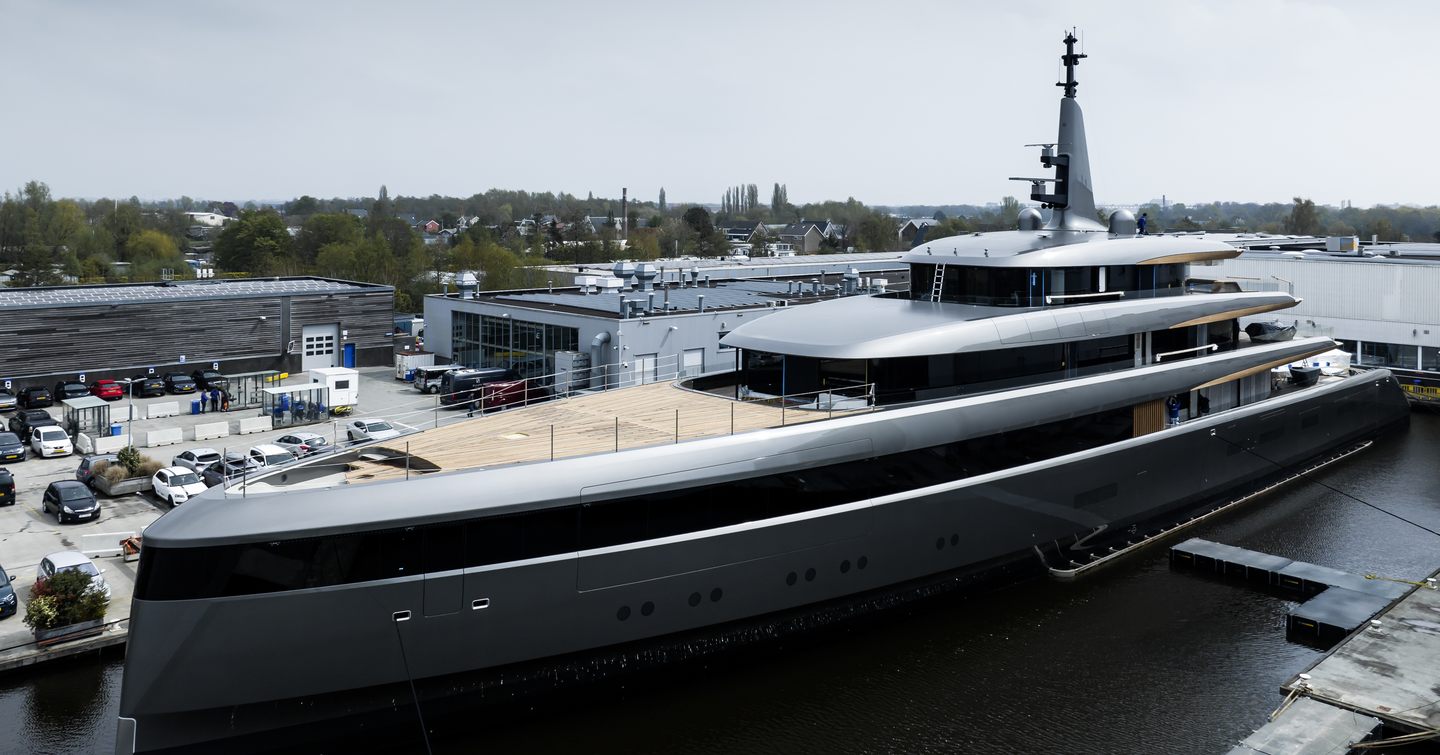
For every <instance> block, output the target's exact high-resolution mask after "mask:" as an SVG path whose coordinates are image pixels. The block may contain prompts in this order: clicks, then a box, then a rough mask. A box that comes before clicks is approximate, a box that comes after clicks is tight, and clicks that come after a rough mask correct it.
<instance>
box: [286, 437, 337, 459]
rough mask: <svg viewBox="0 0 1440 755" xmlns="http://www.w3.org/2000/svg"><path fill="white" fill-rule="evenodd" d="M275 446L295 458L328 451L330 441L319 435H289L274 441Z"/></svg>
mask: <svg viewBox="0 0 1440 755" xmlns="http://www.w3.org/2000/svg"><path fill="white" fill-rule="evenodd" d="M275 445H277V446H279V447H281V448H283V449H285V450H286V451H289V452H290V453H292V454H295V458H297V459H298V458H300V457H302V456H309V455H310V454H317V453H320V452H321V451H328V450H330V441H329V440H326V439H325V436H323V435H320V434H319V433H290V434H289V435H282V436H280V437H279V438H276V439H275Z"/></svg>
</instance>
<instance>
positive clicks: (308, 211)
mask: <svg viewBox="0 0 1440 755" xmlns="http://www.w3.org/2000/svg"><path fill="white" fill-rule="evenodd" d="M319 211H320V200H318V199H316V198H315V197H312V196H310V195H309V194H306V195H304V196H302V197H300V198H299V199H297V200H295V201H293V202H290V203H289V204H287V205H286V206H285V214H286V215H313V214H314V213H317V212H319Z"/></svg>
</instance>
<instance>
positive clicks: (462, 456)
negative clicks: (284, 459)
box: [346, 382, 855, 482]
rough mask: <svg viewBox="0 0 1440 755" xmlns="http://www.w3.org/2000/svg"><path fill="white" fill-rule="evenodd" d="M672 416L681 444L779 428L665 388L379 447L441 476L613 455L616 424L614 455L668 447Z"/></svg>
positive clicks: (497, 416)
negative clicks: (418, 460) (438, 470)
mask: <svg viewBox="0 0 1440 755" xmlns="http://www.w3.org/2000/svg"><path fill="white" fill-rule="evenodd" d="M853 411H855V410H849V411H836V412H834V413H833V414H831V413H828V412H820V411H815V410H804V409H786V410H785V411H784V417H783V422H784V424H787V425H791V424H798V423H801V422H814V421H816V420H821V419H826V418H828V417H830V416H837V415H841V414H847V413H852V412H853ZM677 413H678V414H677ZM677 416H678V440H679V441H681V442H683V441H687V440H696V439H699V438H710V437H716V436H721V435H729V434H730V433H731V431H732V423H733V431H734V432H736V433H741V432H748V431H751V430H760V429H764V428H768V427H779V426H780V425H781V423H782V417H781V410H780V409H779V408H778V407H774V406H766V405H763V404H759V403H754V402H737V401H734V400H731V399H728V398H724V397H721V396H713V395H710V394H705V393H698V392H695V391H688V390H682V389H680V388H677V387H676V386H675V385H674V384H673V383H668V382H665V383H652V384H650V385H641V386H635V387H633V388H623V389H618V390H611V391H605V392H603V393H595V394H590V395H585V396H576V397H572V398H566V399H561V400H558V401H550V402H546V403H543V404H537V405H535V406H530V407H523V408H519V409H509V410H506V411H502V412H497V413H494V414H489V415H485V416H482V417H476V418H474V419H471V420H467V421H465V422H459V423H456V424H453V425H448V426H446V427H441V428H438V429H432V430H425V431H423V432H421V433H419V434H416V435H410V436H406V437H404V438H400V439H398V440H396V441H393V442H391V443H389V444H384V445H385V446H386V447H387V448H391V449H394V450H396V451H402V452H404V451H406V450H407V449H408V452H409V454H410V455H411V456H413V457H419V458H423V459H425V460H426V461H429V462H431V463H432V464H435V465H437V466H439V467H440V468H441V470H442V471H453V470H456V469H469V468H474V467H482V466H487V467H489V466H502V465H506V464H520V463H524V462H531V461H543V460H548V459H551V458H555V459H561V458H566V457H571V456H583V455H587V454H595V453H605V452H613V451H615V450H617V448H616V437H617V423H616V419H617V418H618V419H619V422H618V437H619V450H625V449H629V448H641V447H645V446H655V445H661V444H666V443H675V442H676V441H677ZM552 428H553V433H554V436H553V443H554V450H553V455H552V450H551V443H552V437H551V433H552ZM410 474H412V475H413V474H417V473H416V472H413V471H412V472H411V473H410ZM405 475H406V471H405V469H404V467H403V466H402V467H399V468H397V467H394V466H390V465H388V464H377V463H373V462H364V461H362V462H358V463H356V464H354V465H352V469H351V470H350V471H349V472H347V473H346V479H347V480H348V481H350V482H367V481H371V480H382V479H396V478H403V477H405Z"/></svg>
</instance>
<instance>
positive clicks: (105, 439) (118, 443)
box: [75, 433, 130, 454]
mask: <svg viewBox="0 0 1440 755" xmlns="http://www.w3.org/2000/svg"><path fill="white" fill-rule="evenodd" d="M128 445H130V436H129V435H102V436H100V437H98V438H92V437H90V436H89V435H86V434H85V433H80V434H79V435H77V436H75V449H76V450H77V451H79V452H80V453H82V454H113V453H115V452H116V451H119V450H120V449H122V448H124V447H126V446H128Z"/></svg>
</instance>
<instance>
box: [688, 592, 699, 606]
mask: <svg viewBox="0 0 1440 755" xmlns="http://www.w3.org/2000/svg"><path fill="white" fill-rule="evenodd" d="M698 605H700V593H698V592H692V593H690V607H691V608H694V607H695V606H698Z"/></svg>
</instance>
